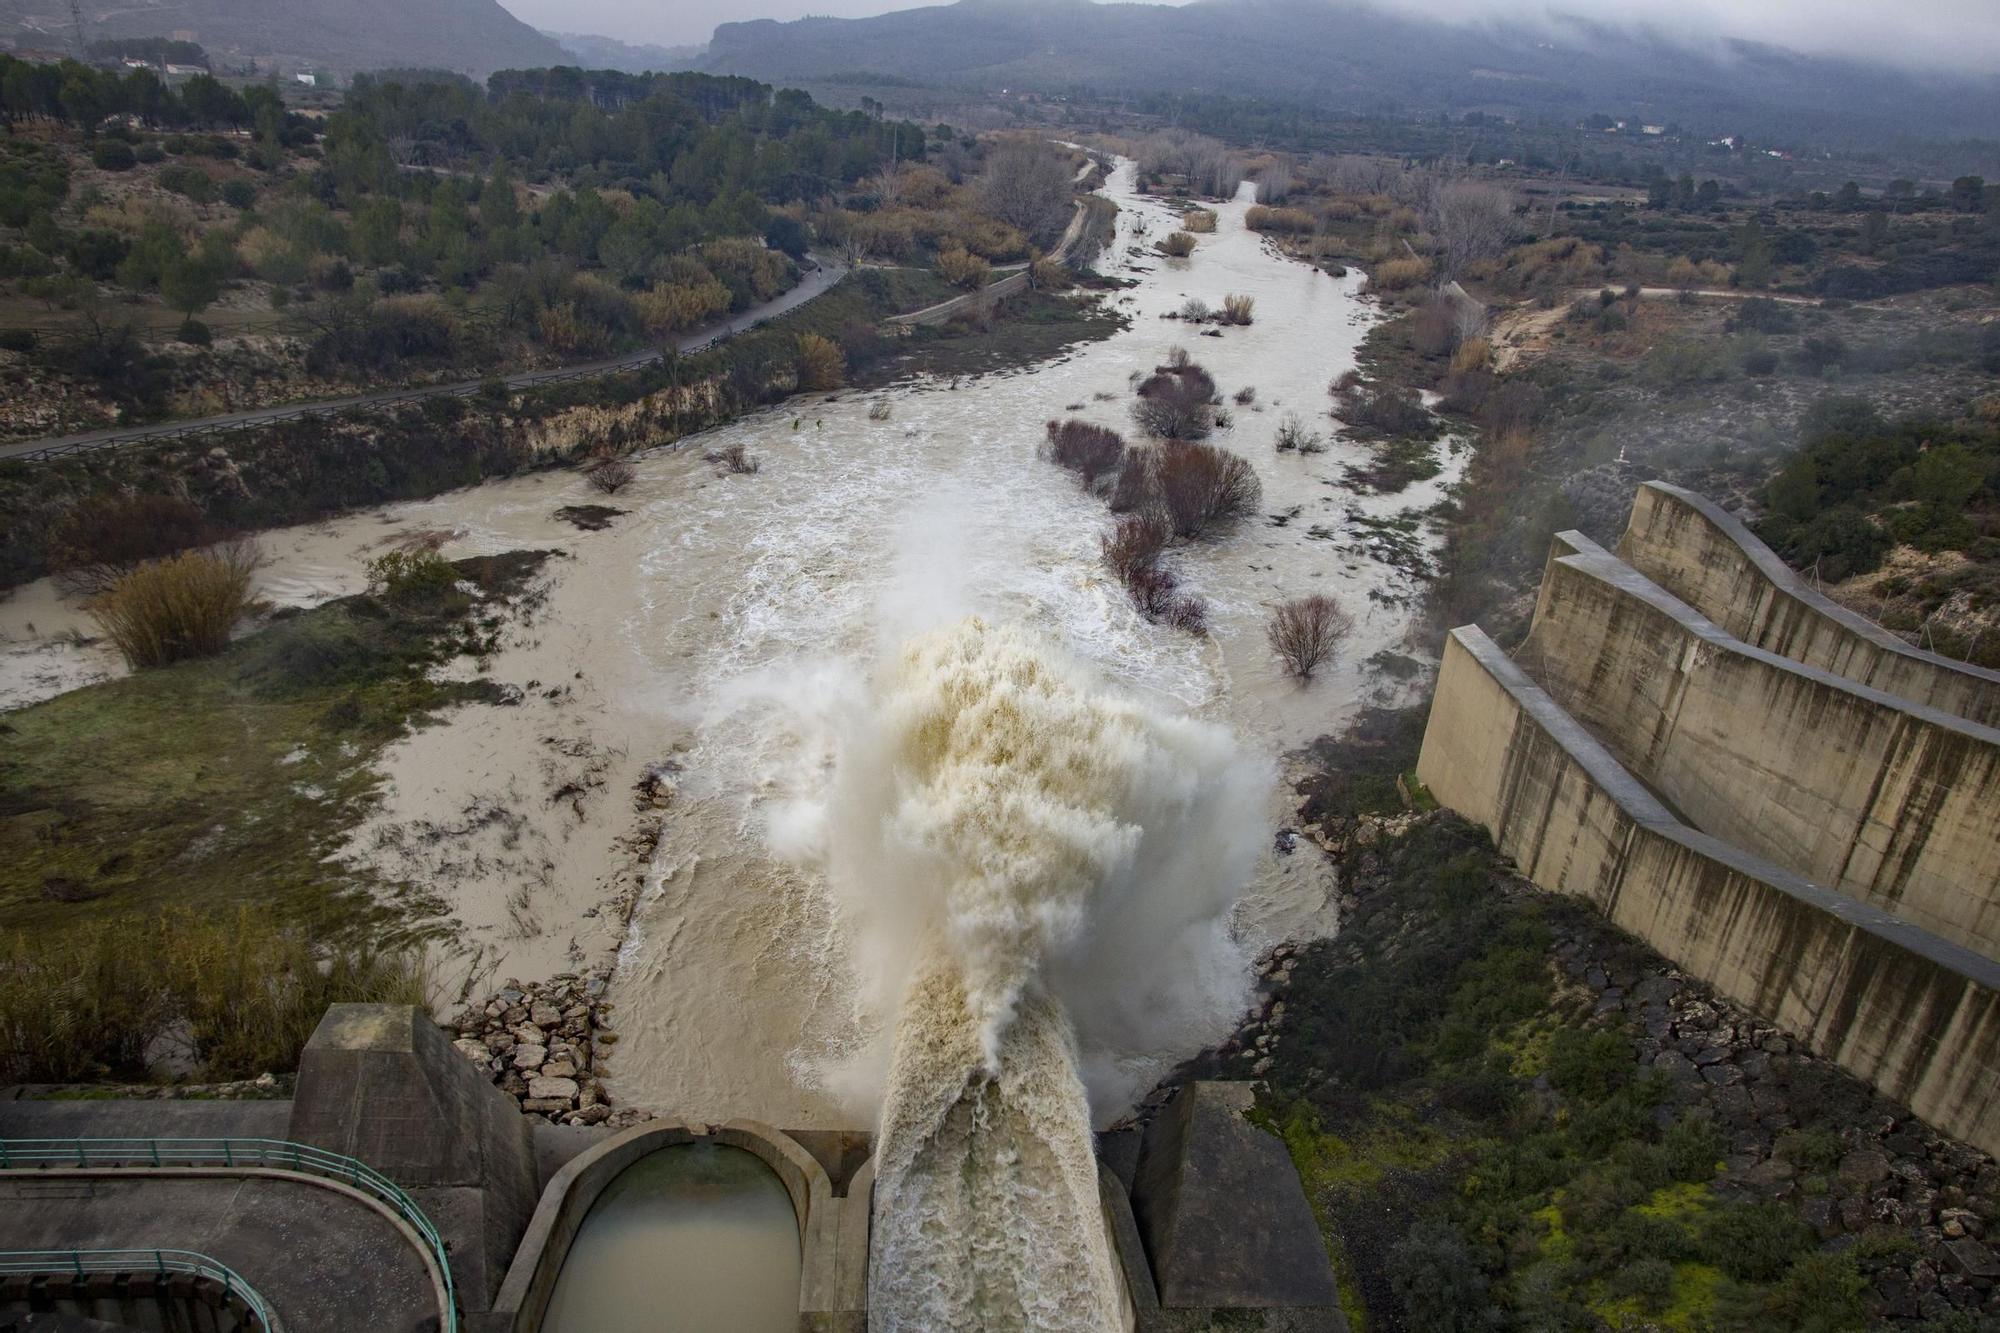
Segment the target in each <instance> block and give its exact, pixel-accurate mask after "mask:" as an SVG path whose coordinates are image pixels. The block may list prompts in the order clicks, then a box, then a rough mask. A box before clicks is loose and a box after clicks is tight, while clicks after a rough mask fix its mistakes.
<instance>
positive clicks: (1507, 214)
mask: <svg viewBox="0 0 2000 1333" xmlns="http://www.w3.org/2000/svg"><path fill="white" fill-rule="evenodd" d="M1424 221H1425V225H1426V227H1427V229H1428V230H1429V231H1430V233H1431V235H1433V236H1435V237H1436V238H1437V244H1438V256H1439V258H1440V259H1441V260H1442V261H1443V264H1444V271H1445V275H1446V276H1447V277H1455V276H1457V275H1459V274H1461V273H1463V272H1465V270H1466V266H1467V265H1469V264H1474V263H1477V262H1478V261H1480V260H1482V259H1492V258H1494V257H1496V256H1497V255H1499V254H1500V252H1501V251H1503V250H1505V249H1506V248H1507V233H1508V232H1509V231H1510V230H1511V229H1512V227H1513V225H1514V196H1513V194H1512V193H1510V192H1509V191H1507V190H1505V189H1503V188H1502V187H1500V186H1498V185H1488V184H1483V183H1481V182H1479V181H1455V182H1453V183H1452V184H1449V185H1444V186H1441V187H1439V188H1438V190H1437V191H1436V192H1435V193H1434V194H1433V195H1432V197H1431V200H1430V206H1429V208H1428V209H1427V210H1426V216H1425V219H1424Z"/></svg>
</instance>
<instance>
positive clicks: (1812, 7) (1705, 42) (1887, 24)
mask: <svg viewBox="0 0 2000 1333" xmlns="http://www.w3.org/2000/svg"><path fill="white" fill-rule="evenodd" d="M502 3H503V4H505V5H506V6H507V8H509V9H510V10H512V11H513V12H514V13H515V14H517V15H519V16H520V17H521V18H522V19H524V20H526V21H527V22H529V23H531V24H533V25H534V26H536V27H538V28H544V29H548V30H551V31H559V32H590V33H600V34H602V35H604V36H608V37H617V38H620V39H622V40H624V41H628V42H659V43H664V44H667V45H681V44H689V43H698V42H705V41H707V40H708V37H709V34H710V33H712V32H713V31H714V30H715V26H716V25H717V24H718V23H729V22H734V21H736V20H740V19H750V18H775V19H795V18H800V17H803V16H804V15H806V14H809V13H810V14H834V15H840V16H843V17H850V18H852V17H860V16H862V15H866V14H880V13H885V12H887V11H889V10H892V9H905V8H910V7H912V3H921V0H900V2H899V0H669V2H668V3H664V4H663V3H659V0H502ZM1376 6H1377V7H1378V8H1383V9H1390V10H1398V11H1402V12H1405V13H1411V14H1423V15H1428V16H1430V17H1433V18H1441V19H1447V20H1451V21H1456V22H1494V21H1501V22H1534V23H1546V24H1548V25H1549V26H1550V27H1551V28H1552V30H1553V31H1556V32H1558V33H1561V32H1565V31H1574V25H1573V24H1571V23H1569V22H1568V21H1567V18H1566V16H1574V17H1576V18H1581V19H1585V20H1588V21H1594V22H1603V23H1617V24H1622V25H1626V26H1631V27H1636V28H1643V29H1647V30H1649V31H1652V32H1656V33H1658V34H1659V35H1660V36H1662V37H1666V38H1669V39H1672V40H1674V41H1676V42H1680V43H1684V44H1688V45H1692V46H1697V47H1701V46H1720V45H1721V44H1722V43H1723V41H1724V40H1725V39H1728V38H1744V39H1747V40H1750V41H1758V42H1769V43H1771V44H1772V45H1774V46H1783V47H1789V48H1791V49H1793V50H1796V51H1803V52H1808V53H1811V54H1814V55H1836V56H1847V57H1852V58H1855V59H1860V60H1866V61H1872V62H1884V61H1886V62H1890V63H1895V64H1900V65H1906V66H1912V67H1917V68H1925V67H1929V68H1939V69H1950V70H1955V71H1961V72H1975V73H1983V74H1993V73H2000V3H1996V0H1901V2H1900V3H1894V4H1891V3H1888V0H1665V2H1664V3H1663V2H1662V0H1563V3H1560V4H1550V3H1546V2H1544V3H1536V2H1535V0H1376Z"/></svg>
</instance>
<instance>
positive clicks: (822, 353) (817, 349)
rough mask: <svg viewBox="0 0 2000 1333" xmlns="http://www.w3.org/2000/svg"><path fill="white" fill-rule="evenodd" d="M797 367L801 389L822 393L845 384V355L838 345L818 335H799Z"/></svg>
mask: <svg viewBox="0 0 2000 1333" xmlns="http://www.w3.org/2000/svg"><path fill="white" fill-rule="evenodd" d="M797 366H798V372H799V387H800V388H801V389H809V390H814V391H824V390H827V389H838V388H839V387H840V386H841V385H843V384H845V383H847V354H846V353H845V352H843V351H841V350H840V344H839V343H837V342H835V341H834V340H833V339H831V338H827V337H823V336H822V335H820V334H817V333H801V334H800V335H799V346H798V356H797Z"/></svg>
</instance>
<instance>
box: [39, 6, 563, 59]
mask: <svg viewBox="0 0 2000 1333" xmlns="http://www.w3.org/2000/svg"><path fill="white" fill-rule="evenodd" d="M82 12H83V23H84V33H85V37H86V38H87V39H88V40H92V41H96V40H100V39H103V38H107V37H145V36H158V37H171V36H173V35H175V34H176V33H190V34H192V37H191V40H193V41H196V42H199V43H200V44H201V45H202V46H203V47H204V48H206V49H207V51H208V52H209V54H210V55H211V56H215V57H218V58H219V59H221V60H222V61H224V62H225V63H240V62H242V61H246V60H255V61H258V62H260V63H262V62H269V63H272V64H276V65H280V66H306V65H313V66H323V67H325V68H329V69H332V70H335V71H338V72H342V73H352V72H354V71H357V70H365V69H388V68H395V67H412V66H425V67H436V68H442V69H455V70H460V71H462V72H465V73H469V74H489V73H491V72H492V71H494V70H496V69H506V68H510V67H522V66H538V65H558V64H563V63H565V57H564V54H563V49H562V47H561V46H559V45H558V44H557V43H555V42H554V41H552V40H550V39H549V38H547V37H544V36H543V35H542V34H541V33H538V32H536V31H535V30H534V29H533V28H531V27H529V26H528V25H527V24H525V23H523V22H521V20H519V19H517V18H515V17H514V16H513V15H512V14H510V13H509V12H508V11H507V10H505V9H504V8H502V7H501V6H500V4H499V3H498V0H337V2H336V3H319V2H318V0H83V5H82ZM0 37H8V38H11V39H13V40H14V41H15V42H16V43H19V44H24V45H40V46H45V47H51V48H55V49H60V50H67V49H68V48H69V47H70V45H71V38H72V27H71V22H70V16H69V8H68V6H67V4H65V3H64V2H63V0H0Z"/></svg>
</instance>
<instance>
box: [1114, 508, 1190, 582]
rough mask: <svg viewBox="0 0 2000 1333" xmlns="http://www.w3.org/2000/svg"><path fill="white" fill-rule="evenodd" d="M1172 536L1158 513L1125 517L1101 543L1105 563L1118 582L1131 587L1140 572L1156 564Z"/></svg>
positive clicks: (1122, 517)
mask: <svg viewBox="0 0 2000 1333" xmlns="http://www.w3.org/2000/svg"><path fill="white" fill-rule="evenodd" d="M1172 535H1173V534H1172V533H1171V532H1169V531H1168V530H1167V525H1166V522H1165V521H1164V520H1162V519H1161V518H1160V517H1159V516H1158V515H1157V514H1143V513H1141V514H1125V515H1122V516H1121V517H1120V518H1119V519H1118V521H1117V523H1115V524H1114V525H1113V526H1112V529H1111V531H1110V532H1108V533H1106V534H1105V535H1104V537H1103V538H1102V540H1101V545H1102V547H1103V549H1104V563H1105V564H1107V565H1109V566H1110V567H1111V572H1112V573H1113V574H1114V575H1116V576H1117V578H1118V581H1119V582H1120V583H1123V584H1127V585H1130V584H1131V582H1132V576H1133V574H1135V573H1136V572H1137V571H1139V570H1141V569H1144V568H1145V567H1146V566H1148V565H1151V564H1153V563H1154V562H1155V561H1157V560H1158V559H1159V558H1160V552H1162V551H1164V550H1165V549H1166V548H1167V538H1169V537H1171V536H1172Z"/></svg>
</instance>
